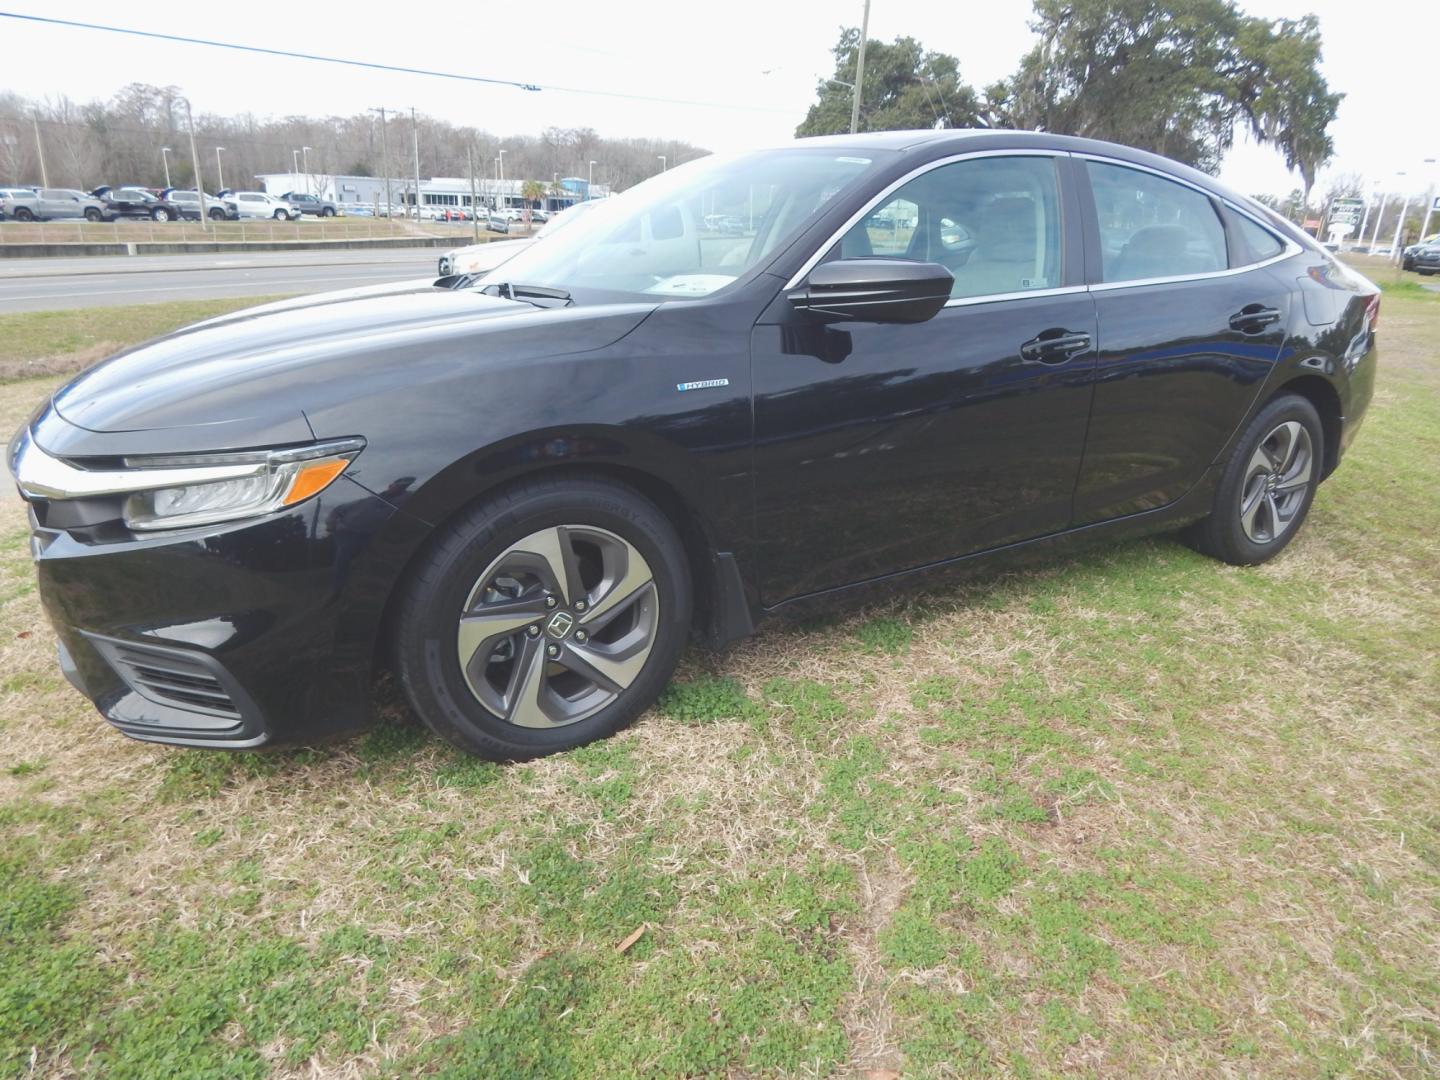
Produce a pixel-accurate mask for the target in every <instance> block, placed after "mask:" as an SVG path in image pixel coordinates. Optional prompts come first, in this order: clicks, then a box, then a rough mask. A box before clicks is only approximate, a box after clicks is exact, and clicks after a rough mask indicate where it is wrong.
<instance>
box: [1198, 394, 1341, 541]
mask: <svg viewBox="0 0 1440 1080" xmlns="http://www.w3.org/2000/svg"><path fill="white" fill-rule="evenodd" d="M1324 446H1325V443H1324V438H1323V429H1322V428H1321V425H1320V416H1319V414H1318V413H1316V411H1315V406H1313V405H1311V404H1310V402H1309V401H1307V400H1306V399H1305V398H1302V397H1300V396H1298V395H1295V394H1286V395H1283V396H1281V397H1278V398H1276V399H1275V400H1274V401H1272V402H1270V403H1269V404H1268V405H1266V406H1265V407H1264V408H1263V409H1261V410H1260V413H1259V415H1257V416H1256V417H1255V419H1254V420H1252V421H1251V422H1250V426H1249V427H1248V428H1246V430H1245V434H1244V435H1243V436H1242V437H1241V439H1240V442H1239V443H1238V444H1237V446H1236V448H1235V452H1234V454H1232V455H1231V457H1230V460H1229V462H1228V463H1227V464H1226V466H1225V472H1224V474H1223V475H1222V476H1221V479H1220V485H1219V487H1218V488H1217V489H1216V492H1215V504H1214V508H1213V509H1212V510H1211V512H1210V515H1209V516H1208V517H1206V518H1205V519H1204V520H1203V521H1199V522H1196V523H1195V524H1194V525H1193V526H1191V527H1190V529H1189V530H1188V532H1187V533H1186V536H1185V539H1186V540H1187V542H1188V543H1190V545H1191V546H1192V547H1194V548H1195V549H1196V550H1197V551H1201V552H1204V553H1205V554H1206V555H1211V556H1213V557H1215V558H1217V559H1221V560H1223V561H1224V562H1227V563H1230V564H1232V565H1234V566H1253V565H1255V564H1256V563H1262V562H1265V561H1266V560H1267V559H1272V558H1274V557H1275V556H1276V555H1278V554H1279V553H1280V552H1281V551H1283V550H1284V549H1285V546H1286V545H1287V544H1289V543H1290V541H1291V540H1293V539H1294V538H1295V535H1296V533H1298V532H1299V531H1300V526H1301V525H1302V524H1304V521H1305V516H1306V515H1307V514H1308V513H1309V512H1310V504H1311V502H1312V501H1313V500H1314V498H1315V490H1316V488H1317V487H1319V484H1320V477H1321V476H1322V475H1323V473H1324V464H1325V462H1324Z"/></svg>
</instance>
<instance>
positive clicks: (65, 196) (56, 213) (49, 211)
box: [0, 188, 106, 221]
mask: <svg viewBox="0 0 1440 1080" xmlns="http://www.w3.org/2000/svg"><path fill="white" fill-rule="evenodd" d="M105 216H106V215H105V207H104V204H103V203H102V202H101V201H100V200H99V199H97V198H95V197H94V196H92V195H87V194H86V193H85V192H83V191H75V190H72V189H71V188H39V189H33V188H6V189H4V191H3V192H0V217H11V218H14V219H15V220H16V221H66V220H70V221H80V220H85V221H102V220H104V218H105Z"/></svg>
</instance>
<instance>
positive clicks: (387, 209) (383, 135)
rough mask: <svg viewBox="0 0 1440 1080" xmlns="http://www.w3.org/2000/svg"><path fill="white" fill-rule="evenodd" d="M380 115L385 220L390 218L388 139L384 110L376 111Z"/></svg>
mask: <svg viewBox="0 0 1440 1080" xmlns="http://www.w3.org/2000/svg"><path fill="white" fill-rule="evenodd" d="M378 111H379V113H380V157H381V159H382V160H383V162H384V165H383V168H384V172H385V218H386V220H387V221H388V220H389V218H390V205H391V204H390V137H389V135H387V134H386V130H385V110H384V109H383V108H382V109H380V110H378Z"/></svg>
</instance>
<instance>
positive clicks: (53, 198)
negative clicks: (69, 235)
mask: <svg viewBox="0 0 1440 1080" xmlns="http://www.w3.org/2000/svg"><path fill="white" fill-rule="evenodd" d="M40 212H41V213H42V214H43V215H44V216H45V217H47V218H49V219H51V220H52V221H63V220H65V219H66V218H78V217H79V216H80V203H79V201H78V200H77V199H76V198H75V196H74V193H73V192H69V191H65V190H62V189H61V188H42V189H41V191H40Z"/></svg>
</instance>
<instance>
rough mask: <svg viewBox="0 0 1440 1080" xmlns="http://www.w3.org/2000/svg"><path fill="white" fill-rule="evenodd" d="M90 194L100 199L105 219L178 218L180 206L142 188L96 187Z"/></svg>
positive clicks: (157, 219)
mask: <svg viewBox="0 0 1440 1080" xmlns="http://www.w3.org/2000/svg"><path fill="white" fill-rule="evenodd" d="M91 194H92V195H93V196H94V197H95V198H97V199H99V200H100V203H101V205H102V206H103V211H102V214H103V216H104V218H105V220H106V221H115V220H117V219H118V218H150V219H151V220H152V221H179V220H180V207H179V206H178V205H177V204H176V203H173V202H170V201H169V200H167V199H160V198H157V197H156V196H154V195H152V194H151V193H150V192H148V191H146V190H145V189H144V188H113V187H98V188H96V189H95V190H94V191H93V192H92V193H91Z"/></svg>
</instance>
